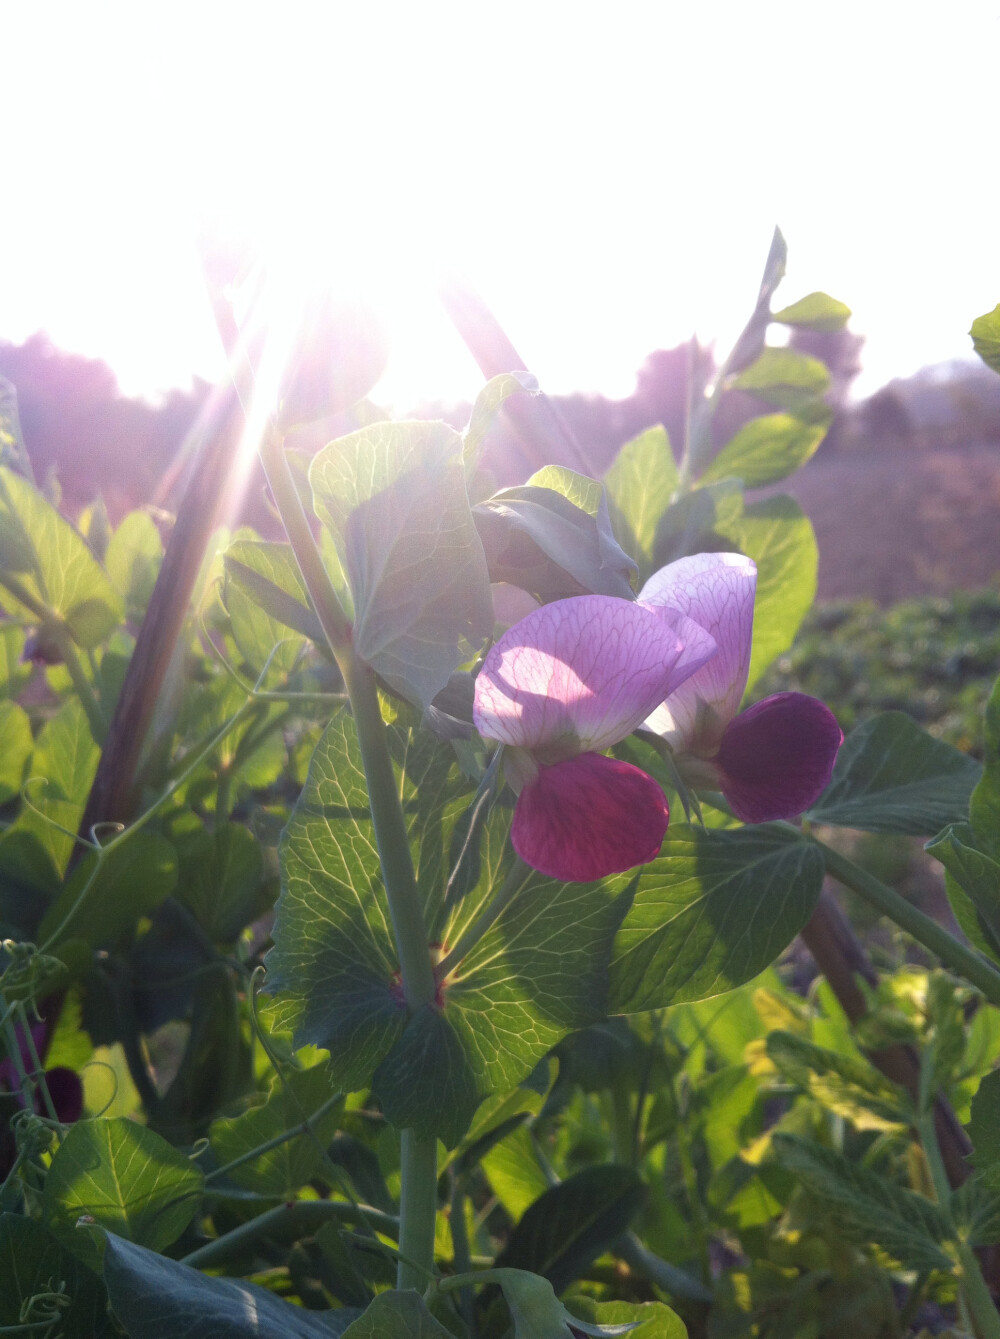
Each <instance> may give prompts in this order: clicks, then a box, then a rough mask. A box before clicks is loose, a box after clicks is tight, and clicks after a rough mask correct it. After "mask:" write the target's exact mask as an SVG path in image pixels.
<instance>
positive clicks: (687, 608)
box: [639, 553, 757, 754]
mask: <svg viewBox="0 0 1000 1339" xmlns="http://www.w3.org/2000/svg"><path fill="white" fill-rule="evenodd" d="M756 589H757V568H756V565H755V564H754V563H753V562H752V561H751V559H749V558H745V557H744V556H743V555H742V554H740V553H697V554H694V555H692V556H691V557H689V558H679V559H678V560H677V562H675V563H669V564H668V565H667V566H666V567H661V568H660V570H659V571H658V572H654V574H653V575H652V576H651V577H650V578H649V580H648V581H647V582H646V584H645V586H643V588H642V590H641V591H640V592H639V603H640V604H643V605H648V606H649V607H650V608H659V609H662V610H674V611H676V613H679V614H683V615H685V616H686V617H687V618H690V619H693V620H694V622H695V623H697V624H699V625H700V626H701V627H702V628H704V629H705V631H706V632H708V633H709V634H710V635H711V636H712V638H713V639H714V640H715V642H716V644H717V646H718V652H717V654H716V655H715V656H713V657H712V659H711V660H709V661H707V662H706V663H705V664H704V665H703V666H702V667H701V668H700V669H699V670H698V671H697V672H696V673H695V674H692V675H691V676H690V677H689V678H687V679H685V681H684V683H683V684H682V685H681V686H680V687H679V688H677V689H675V690H674V692H673V693H672V694H671V696H670V701H669V702H666V703H665V704H664V705H663V706H662V707H661V708H660V710H659V711H657V712H655V713H654V714H652V715H651V716H650V717H649V719H648V720H647V721H646V726H647V728H648V729H650V730H655V731H656V733H657V734H660V735H664V736H665V737H666V738H667V739H669V740H670V742H671V743H672V744H673V745H674V747H675V748H678V749H688V750H690V751H692V752H697V753H699V754H701V753H707V752H713V751H714V750H715V749H716V748H717V747H718V744H719V740H720V739H721V737H722V731H723V730H724V729H725V726H726V724H727V723H728V722H729V721H731V720H732V718H733V717H734V716H735V715H736V712H737V711H738V710H739V705H740V699H741V698H742V696H743V691H744V689H745V688H746V683H747V674H748V672H749V669H750V646H751V642H752V639H753V604H754V595H755V593H756Z"/></svg>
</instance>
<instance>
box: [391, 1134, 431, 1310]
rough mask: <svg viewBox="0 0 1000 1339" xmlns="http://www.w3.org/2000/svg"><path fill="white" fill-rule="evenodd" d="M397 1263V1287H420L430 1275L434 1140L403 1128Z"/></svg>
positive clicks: (425, 1284)
mask: <svg viewBox="0 0 1000 1339" xmlns="http://www.w3.org/2000/svg"><path fill="white" fill-rule="evenodd" d="M400 1153H401V1157H402V1163H401V1167H400V1182H401V1190H400V1200H399V1254H400V1259H399V1264H398V1267H397V1273H396V1287H397V1288H416V1289H417V1290H418V1291H422V1290H423V1289H424V1288H426V1286H427V1283H428V1281H429V1279H431V1278H433V1277H434V1220H435V1218H436V1216H437V1140H436V1139H433V1138H431V1139H428V1138H426V1137H425V1136H422V1135H419V1134H417V1132H416V1130H404V1131H403V1133H402V1135H401V1137H400Z"/></svg>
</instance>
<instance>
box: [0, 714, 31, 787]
mask: <svg viewBox="0 0 1000 1339" xmlns="http://www.w3.org/2000/svg"><path fill="white" fill-rule="evenodd" d="M33 748H34V740H33V739H32V737H31V721H30V719H29V717H28V713H27V712H26V711H25V710H24V708H23V707H19V706H18V704H17V703H16V702H8V701H0V804H6V802H7V801H8V800H12V799H13V798H14V796H15V795H19V794H20V793H21V787H22V786H23V785H24V780H25V776H26V775H27V767H28V759H29V758H30V757H31V753H32V750H33Z"/></svg>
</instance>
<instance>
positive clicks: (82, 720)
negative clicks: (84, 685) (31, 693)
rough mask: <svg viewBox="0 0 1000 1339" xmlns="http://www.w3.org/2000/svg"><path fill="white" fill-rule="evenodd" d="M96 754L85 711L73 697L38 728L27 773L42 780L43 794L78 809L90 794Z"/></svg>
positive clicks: (96, 760)
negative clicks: (29, 769) (44, 785)
mask: <svg viewBox="0 0 1000 1339" xmlns="http://www.w3.org/2000/svg"><path fill="white" fill-rule="evenodd" d="M100 756H101V750H100V749H99V748H98V746H97V745H96V744H95V743H94V736H93V735H92V734H91V733H90V726H89V725H88V723H87V713H86V712H85V711H84V709H83V707H82V706H81V705H80V703H79V702H78V701H76V700H75V699H74V700H72V701H69V702H67V703H66V705H65V706H63V707H60V709H59V710H58V711H57V712H56V714H55V715H54V716H53V717H52V718H51V720H48V721H46V723H45V724H44V725H43V726H42V728H41V730H40V731H39V733H38V739H37V740H36V742H35V753H34V757H33V758H32V760H31V774H32V776H36V777H43V778H44V779H45V781H46V782H47V785H46V787H45V789H44V792H43V793H44V794H45V795H46V796H48V797H49V798H51V799H61V800H70V801H71V802H72V803H74V804H79V805H80V806H81V808H82V807H83V805H84V804H85V803H86V800H87V796H88V795H89V794H90V787H91V785H92V784H93V780H94V773H95V772H96V771H97V764H98V761H99V760H100Z"/></svg>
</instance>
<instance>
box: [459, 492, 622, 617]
mask: <svg viewBox="0 0 1000 1339" xmlns="http://www.w3.org/2000/svg"><path fill="white" fill-rule="evenodd" d="M565 474H567V475H572V471H569V470H567V471H565ZM536 477H538V476H536ZM572 478H573V479H581V478H582V476H580V475H572ZM584 482H586V483H590V484H593V481H592V480H586V481H584ZM593 487H594V488H595V489H596V488H600V485H599V484H593ZM573 491H575V493H576V496H577V497H586V496H587V493H586V490H583V489H575V490H573ZM473 515H474V517H475V522H476V528H477V530H478V532H479V535H480V538H481V539H482V542H483V547H484V549H485V551H486V560H487V563H488V566H489V574H490V580H491V581H508V582H510V583H511V584H512V585H515V586H520V587H521V588H522V589H523V590H527V591H530V593H531V594H532V595H535V596H537V597H538V598H539V599H540V600H542V601H548V600H557V599H562V598H563V597H565V596H570V595H584V594H586V593H588V592H591V593H593V594H595V595H616V596H620V597H621V598H622V599H629V600H630V599H631V598H632V585H631V578H632V574H633V573H634V571H635V564H634V563H633V562H632V560H631V558H629V556H628V554H627V553H625V551H624V550H623V549H622V548H621V546H620V545H619V543H618V541H617V540H616V539H615V537H614V532H613V531H612V529H611V520H610V516H609V514H608V510H607V501H606V499H605V498H604V496H603V493H602V494H601V495H600V501H599V503H598V510H597V514H596V515H593V514H591V512H589V511H587V510H586V509H585V508H583V507H581V506H578V505H577V503H576V502H574V501H573V500H571V499H570V498H568V497H566V495H565V493H563V492H562V491H561V490H559V489H555V488H542V487H538V486H537V485H534V484H525V485H524V486H523V487H521V488H505V489H502V490H501V491H500V492H499V493H494V495H493V496H492V497H491V498H487V499H486V501H485V502H480V503H478V504H477V505H476V506H475V507H474V508H473Z"/></svg>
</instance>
